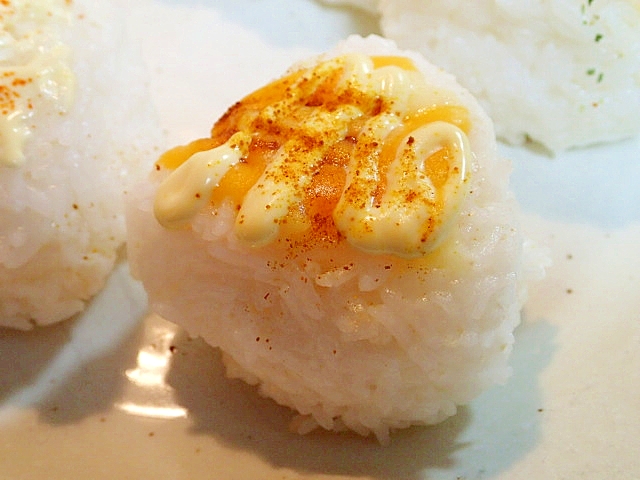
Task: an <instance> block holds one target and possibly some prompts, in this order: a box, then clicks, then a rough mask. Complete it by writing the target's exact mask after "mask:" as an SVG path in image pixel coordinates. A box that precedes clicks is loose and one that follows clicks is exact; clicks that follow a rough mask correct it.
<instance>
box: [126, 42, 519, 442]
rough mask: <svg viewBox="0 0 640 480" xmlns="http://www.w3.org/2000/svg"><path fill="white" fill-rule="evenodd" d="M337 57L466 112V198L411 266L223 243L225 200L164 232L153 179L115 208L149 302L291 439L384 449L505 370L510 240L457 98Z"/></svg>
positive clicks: (498, 197)
mask: <svg viewBox="0 0 640 480" xmlns="http://www.w3.org/2000/svg"><path fill="white" fill-rule="evenodd" d="M346 52H361V53H365V54H368V55H382V56H386V55H391V56H393V55H399V54H402V55H407V56H408V57H409V58H411V59H412V60H413V62H414V63H415V65H416V66H417V67H418V68H419V70H420V71H421V72H422V73H423V74H424V76H425V77H426V79H427V81H428V83H429V84H430V86H432V87H433V88H434V89H435V90H437V91H439V92H448V93H447V98H449V95H450V96H453V98H455V99H456V104H460V105H463V106H464V107H465V108H466V109H468V111H469V116H470V125H471V127H470V131H469V134H468V138H469V142H470V144H471V148H472V151H473V154H472V155H470V159H469V162H470V165H469V171H470V174H469V180H468V182H467V183H465V186H464V189H465V190H466V195H465V196H464V200H463V201H462V205H461V206H460V210H459V212H458V215H457V216H456V217H455V218H454V220H452V224H451V226H450V230H449V231H448V233H447V236H446V237H444V238H445V239H444V240H443V241H442V243H441V245H440V246H439V247H438V248H436V249H435V250H434V251H433V252H431V253H429V254H427V255H426V256H424V257H419V258H415V259H404V258H400V257H397V256H394V255H390V254H381V255H372V254H369V253H366V252H363V251H361V250H359V249H356V248H354V247H352V246H351V245H350V244H349V243H348V242H346V241H341V242H338V243H337V244H336V245H333V246H332V247H331V248H327V247H325V246H323V245H318V246H315V247H313V248H305V249H302V250H296V249H295V248H293V249H289V248H287V247H286V246H281V247H278V246H277V245H272V246H268V247H264V248H251V247H247V246H245V245H244V244H242V243H241V242H240V241H239V240H238V238H237V237H236V236H235V235H234V232H233V226H234V220H235V214H236V210H235V208H233V207H232V206H231V205H228V204H226V206H222V207H219V208H216V209H212V208H211V207H210V206H206V207H205V208H204V209H203V210H202V211H200V213H198V214H197V215H196V217H195V218H194V219H193V220H192V221H191V222H190V224H189V225H188V227H187V228H179V229H165V228H163V227H162V226H160V224H159V223H158V221H157V220H156V218H155V217H154V206H153V205H154V199H155V194H156V191H157V189H158V185H159V183H160V181H161V180H162V179H163V178H164V177H165V172H164V171H160V172H154V173H153V174H152V175H151V176H150V178H149V180H148V181H147V182H146V183H144V184H143V185H141V186H140V187H139V188H137V189H136V192H135V193H134V195H132V196H131V197H130V199H129V200H130V201H129V203H128V210H127V221H128V232H129V237H128V249H129V258H130V261H131V266H132V272H133V273H134V275H136V276H137V277H139V278H140V279H141V280H142V282H143V284H144V286H145V288H146V290H147V293H148V295H149V301H150V305H151V308H152V309H153V310H154V311H156V312H157V313H159V314H160V315H161V316H163V317H165V318H166V319H168V320H170V321H173V322H175V323H177V324H179V325H181V326H183V327H185V328H186V330H187V331H188V332H189V333H190V334H191V335H193V336H201V337H202V338H204V340H206V341H207V342H208V343H210V344H211V345H213V346H215V347H219V348H220V349H221V350H222V352H223V358H224V362H225V365H226V367H227V373H228V374H229V375H230V376H232V377H238V378H242V379H244V380H245V381H247V382H249V383H252V384H257V385H259V389H260V392H261V393H263V394H264V395H267V396H269V397H271V398H273V399H274V400H275V401H277V402H278V403H280V404H283V405H287V406H289V407H291V408H293V409H295V410H296V411H297V412H298V413H299V416H298V417H297V419H296V421H295V422H294V423H293V426H294V428H295V429H296V430H297V431H299V432H301V433H304V432H307V431H309V430H312V429H313V428H316V427H318V426H320V427H323V428H325V429H328V430H342V429H345V428H348V429H351V430H354V431H356V432H358V433H361V434H363V435H366V434H370V433H373V434H375V435H376V436H377V437H378V438H379V439H380V440H381V441H383V442H385V441H387V440H388V435H389V431H390V430H391V429H395V428H403V427H407V426H409V425H413V424H431V423H436V422H439V421H442V420H443V419H445V418H447V417H449V416H451V415H453V414H454V413H455V412H456V408H457V405H460V404H464V403H466V402H469V401H470V400H471V399H473V398H474V397H475V396H477V395H478V394H479V393H480V392H481V391H483V390H484V389H486V388H488V387H489V386H491V385H494V384H496V383H501V382H504V381H505V380H506V378H507V377H508V376H509V373H510V370H509V367H508V357H509V353H510V351H511V348H512V344H513V330H514V328H515V327H516V325H517V324H518V323H519V321H520V308H521V306H522V302H523V297H524V284H523V277H524V272H523V263H522V258H523V239H522V235H521V233H520V230H519V227H518V225H517V219H516V217H517V206H516V203H515V200H514V198H513V195H512V194H511V192H510V191H509V188H508V178H509V173H510V167H509V164H508V163H507V162H506V161H504V160H503V159H501V158H499V157H498V156H497V155H496V143H495V136H494V132H493V128H492V124H491V121H490V120H489V119H488V117H487V116H486V115H485V113H484V112H483V111H482V109H481V108H480V107H479V105H478V104H477V102H476V101H475V100H474V99H473V98H472V97H471V95H470V94H469V93H468V92H467V91H466V90H464V89H463V88H461V87H460V86H459V85H458V84H457V83H456V82H455V81H454V79H453V77H451V76H450V75H448V74H446V73H444V72H443V71H442V70H440V69H439V68H437V67H434V66H433V65H430V64H428V63H427V62H425V60H424V59H423V58H421V57H420V56H419V55H417V54H414V53H411V52H402V51H399V50H398V49H397V47H396V46H395V44H393V43H392V42H390V41H387V40H383V39H381V38H379V37H369V38H366V39H363V38H360V37H355V36H354V37H350V38H349V39H348V40H347V41H346V42H345V43H343V44H341V45H340V46H339V47H338V48H337V49H336V50H335V51H334V52H332V53H331V54H330V55H333V56H336V55H341V54H344V53H346ZM313 62H314V61H313V60H312V61H309V62H304V63H302V64H301V65H310V64H313Z"/></svg>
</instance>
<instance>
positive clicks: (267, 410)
mask: <svg viewBox="0 0 640 480" xmlns="http://www.w3.org/2000/svg"><path fill="white" fill-rule="evenodd" d="M518 337H521V338H519V340H518V342H519V343H522V345H520V347H519V348H516V352H515V354H514V358H513V364H514V376H513V378H512V379H511V380H510V382H509V383H508V384H507V385H506V386H504V387H498V388H494V389H491V390H490V391H488V392H486V393H485V394H484V395H482V396H481V397H480V398H478V399H477V401H475V402H473V403H472V404H471V405H469V406H468V407H462V408H460V409H459V412H458V414H457V415H456V416H454V417H452V418H450V419H448V420H447V421H445V422H443V423H441V424H439V425H435V426H431V427H412V428H409V429H406V430H401V431H397V432H395V433H394V434H392V438H391V444H390V445H388V446H381V445H379V444H378V443H377V441H376V440H375V439H374V438H373V437H367V438H363V437H360V436H358V435H356V434H352V433H340V434H335V433H329V432H325V431H322V430H316V431H314V432H312V433H310V434H308V435H306V436H304V437H300V436H299V435H297V434H294V433H291V432H290V431H289V430H288V424H289V422H290V421H291V419H292V418H293V416H294V413H293V412H292V411H291V410H290V409H288V408H284V407H281V406H279V405H277V404H276V403H275V402H273V401H271V400H270V399H266V398H262V397H260V396H259V394H258V393H257V388H255V387H253V386H249V385H247V384H245V383H244V382H242V381H239V380H230V379H227V378H226V377H225V374H224V366H223V364H222V361H221V354H220V352H219V351H218V350H217V349H213V348H210V347H209V346H207V345H206V344H205V343H204V342H203V341H202V340H200V339H190V338H189V337H188V336H187V335H186V334H185V333H183V332H181V333H179V334H178V335H177V336H176V337H175V338H174V340H173V346H172V350H173V360H172V365H171V368H170V370H169V372H168V374H167V378H166V380H167V383H168V384H169V385H170V386H171V387H173V389H174V390H175V399H176V401H177V402H178V403H179V404H180V405H182V406H183V407H185V408H186V409H187V410H188V411H189V417H190V418H191V421H192V422H193V427H192V429H193V432H194V433H195V434H199V435H208V436H212V437H214V438H215V439H216V440H218V441H221V442H223V443H225V444H227V445H229V446H231V447H233V448H236V449H243V450H247V451H251V452H254V453H255V454H256V455H259V456H260V457H262V458H263V459H265V461H267V462H269V463H270V464H271V465H273V466H274V467H275V468H290V469H294V470H296V471H301V472H311V473H323V474H333V475H349V476H367V477H372V478H378V479H409V480H411V479H415V480H417V479H421V478H450V475H451V474H455V475H457V476H458V477H460V478H476V477H478V475H480V476H481V477H482V478H491V475H493V474H495V473H498V472H501V471H504V470H506V469H507V468H508V467H509V466H510V465H512V464H513V463H514V462H516V461H517V460H518V459H520V458H522V457H523V456H524V455H526V454H527V452H529V451H530V450H531V449H532V448H534V447H535V444H536V442H537V439H538V436H539V422H540V412H539V411H538V410H539V409H540V408H542V407H541V403H540V402H541V395H540V392H539V389H538V385H537V377H538V375H539V373H540V372H541V371H542V370H543V369H544V367H545V366H546V364H547V363H548V361H549V358H550V357H551V354H552V350H553V348H552V338H553V331H552V329H551V328H550V327H549V325H548V324H547V323H545V322H542V321H540V322H535V323H532V324H529V325H525V326H523V327H521V328H520V330H519V332H518ZM439 472H446V475H448V476H446V475H445V476H444V477H439V476H437V475H438V473H439ZM431 474H433V475H435V476H432V475H431ZM453 478H455V476H454V477H453ZM478 478H480V477H478Z"/></svg>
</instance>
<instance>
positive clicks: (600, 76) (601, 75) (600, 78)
mask: <svg viewBox="0 0 640 480" xmlns="http://www.w3.org/2000/svg"><path fill="white" fill-rule="evenodd" d="M603 78H604V73H602V72H600V73H599V74H598V80H597V81H598V83H600V82H602V79H603Z"/></svg>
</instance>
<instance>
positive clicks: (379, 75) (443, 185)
mask: <svg viewBox="0 0 640 480" xmlns="http://www.w3.org/2000/svg"><path fill="white" fill-rule="evenodd" d="M469 129H470V125H469V119H468V112H467V110H466V109H465V108H464V107H462V106H459V105H456V104H455V101H454V98H453V97H452V96H450V95H449V94H448V93H447V92H443V91H440V90H437V89H435V88H433V87H430V86H429V85H428V84H427V82H426V81H425V79H424V77H423V76H422V74H421V73H420V72H419V71H417V69H416V68H415V66H414V65H413V63H412V62H411V60H409V59H407V58H403V57H368V56H364V55H355V54H354V55H346V56H342V57H338V58H334V59H330V60H326V61H324V62H320V63H319V64H316V65H313V66H310V67H303V68H301V69H299V70H296V71H294V72H293V73H291V74H289V75H288V76H286V77H283V78H281V79H279V80H277V81H275V82H273V83H271V84H269V85H267V86H266V87H263V88H262V89H260V90H258V91H256V92H254V93H253V94H251V95H249V96H248V97H246V98H245V99H243V100H242V101H240V102H238V103H237V104H236V105H234V106H233V107H231V108H230V109H229V110H228V111H227V113H226V114H225V115H224V116H223V117H222V118H221V119H220V120H219V121H218V122H217V123H216V125H214V128H213V130H212V136H211V138H210V139H201V140H197V141H196V142H193V143H192V144H191V145H188V146H187V147H178V148H176V149H174V150H171V151H169V152H167V154H165V155H164V156H163V157H162V158H161V159H160V160H159V161H158V163H157V168H158V169H159V170H163V169H169V170H171V173H170V174H169V175H168V177H166V179H165V180H164V181H163V183H162V184H161V185H160V188H159V190H158V194H157V196H156V201H155V214H156V217H157V219H158V221H159V222H160V223H161V224H162V225H163V226H165V227H167V228H180V227H184V226H185V225H188V224H189V222H190V220H191V219H192V218H193V217H194V216H195V215H196V214H197V213H198V212H200V211H201V210H202V209H203V208H204V207H205V205H207V204H209V203H212V204H213V206H214V208H215V206H216V205H220V204H221V203H222V202H225V201H231V202H233V204H235V206H236V209H237V216H236V221H235V225H234V233H235V235H236V236H237V237H238V239H240V240H241V241H242V242H244V243H245V244H247V245H250V246H252V247H261V246H264V245H268V244H270V243H272V242H274V241H278V240H284V241H285V242H287V243H288V244H296V245H307V246H313V245H315V244H318V242H323V243H327V242H329V243H331V242H338V241H342V240H343V239H346V241H348V242H350V243H351V244H352V245H353V246H354V247H356V248H359V249H362V250H365V251H368V252H372V253H380V254H393V255H398V256H402V257H407V258H411V257H417V256H422V255H425V254H426V253H428V252H429V251H430V250H431V249H433V248H434V246H435V245H436V244H437V242H438V240H439V238H441V237H442V234H443V232H444V230H445V229H444V227H445V225H446V223H447V222H448V221H449V220H450V219H451V218H452V216H453V214H454V213H455V211H456V210H457V208H458V206H459V204H460V200H461V198H462V197H463V195H464V189H463V188H462V187H461V186H462V184H463V183H464V182H465V179H466V176H467V175H468V172H467V168H466V164H467V161H468V159H469V156H470V155H471V150H470V147H469V142H468V139H467V132H468V131H469Z"/></svg>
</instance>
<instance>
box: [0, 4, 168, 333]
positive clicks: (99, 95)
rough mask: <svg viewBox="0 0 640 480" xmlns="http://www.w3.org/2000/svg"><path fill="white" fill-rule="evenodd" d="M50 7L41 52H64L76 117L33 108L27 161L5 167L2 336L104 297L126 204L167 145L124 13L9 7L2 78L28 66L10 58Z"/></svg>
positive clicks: (0, 190) (1, 183)
mask: <svg viewBox="0 0 640 480" xmlns="http://www.w3.org/2000/svg"><path fill="white" fill-rule="evenodd" d="M54 7H55V8H56V9H57V10H56V11H58V12H61V14H60V15H58V16H50V17H49V19H48V20H47V23H46V24H45V28H46V29H47V32H48V34H47V35H48V36H47V37H46V38H45V39H44V40H43V42H44V43H43V44H42V45H40V46H36V47H34V48H41V49H47V48H50V47H51V45H50V44H49V45H48V44H47V42H50V43H51V42H53V43H55V46H56V47H55V48H58V49H60V51H62V52H65V55H66V58H68V61H69V69H70V76H69V77H70V78H71V80H70V84H69V85H70V86H68V92H67V93H68V94H69V97H70V102H69V106H68V108H65V109H63V110H60V109H59V108H58V106H57V105H56V104H55V102H53V103H51V102H49V103H47V102H38V101H35V102H34V105H33V110H32V112H31V113H30V116H29V128H30V134H29V135H28V136H27V137H26V140H25V141H24V145H23V151H24V155H25V158H24V161H23V162H22V163H21V164H18V165H14V166H12V165H8V164H6V163H4V164H2V165H0V217H1V218H2V222H0V326H7V327H15V328H20V329H28V328H31V327H32V326H33V325H36V324H37V325H44V324H49V323H52V322H56V321H59V320H63V319H65V318H68V317H69V316H71V315H73V314H75V313H77V312H79V311H81V310H82V309H83V308H84V306H85V304H86V302H87V301H88V300H89V299H90V298H91V297H92V296H93V295H94V294H95V293H96V292H98V291H99V290H100V289H101V287H102V285H103V284H104V281H105V278H106V277H107V275H108V274H109V273H110V271H111V269H112V267H113V265H114V262H115V261H116V260H117V258H118V255H119V249H120V248H121V246H122V244H123V242H124V239H125V223H124V200H123V196H124V195H125V194H126V193H127V192H128V191H129V187H130V185H132V184H133V183H135V182H136V181H139V179H140V178H141V177H142V172H146V171H147V170H148V169H149V166H150V165H151V164H152V162H153V160H154V159H155V156H156V154H157V153H156V150H157V148H158V146H159V145H160V143H161V135H160V131H159V128H158V126H157V122H156V119H155V113H154V110H153V107H152V105H151V101H150V97H149V94H148V92H147V89H148V85H147V74H146V72H145V68H144V66H143V65H142V63H141V60H140V56H139V52H138V49H137V46H136V45H135V44H134V43H132V42H131V41H130V37H129V35H128V32H127V31H126V28H125V19H124V16H123V15H122V12H121V11H120V10H119V8H118V2H91V1H84V0H78V1H74V2H72V3H71V2H64V1H57V0H56V1H54V0H51V1H49V2H40V3H33V2H26V1H24V2H21V1H12V2H10V3H9V2H8V3H7V5H4V6H3V8H4V9H5V10H6V11H3V21H4V22H5V23H4V24H3V35H4V36H5V40H6V42H5V43H6V48H7V50H6V52H5V53H7V55H6V56H5V58H4V64H2V65H1V68H4V69H5V71H6V70H7V69H9V68H11V65H15V64H16V62H18V64H19V62H21V61H23V59H21V58H20V52H19V51H14V52H12V51H11V50H10V49H11V48H12V46H13V45H14V44H18V43H19V42H20V41H21V39H22V38H23V37H22V35H23V34H24V32H23V30H24V31H28V29H29V28H33V27H32V26H31V23H30V22H31V21H32V16H33V11H38V10H37V8H42V9H44V11H45V12H46V10H47V8H54ZM12 12H13V13H12ZM3 48H4V47H3ZM11 62H13V63H11ZM36 81H38V79H37V78H36ZM51 85H54V86H55V84H49V87H51ZM63 86H64V85H63ZM65 88H66V87H65ZM3 121H4V120H3ZM7 138H8V137H6V136H4V137H3V148H5V147H6V145H7Z"/></svg>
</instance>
